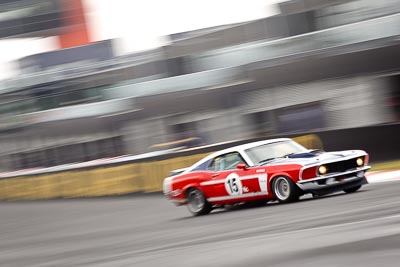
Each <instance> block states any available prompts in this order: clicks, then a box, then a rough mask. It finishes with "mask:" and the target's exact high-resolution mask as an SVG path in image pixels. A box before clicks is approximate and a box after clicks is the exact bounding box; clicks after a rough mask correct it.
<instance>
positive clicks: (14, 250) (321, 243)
mask: <svg viewBox="0 0 400 267" xmlns="http://www.w3.org/2000/svg"><path fill="white" fill-rule="evenodd" d="M0 266H7V267H8V266H18V267H19V266H175V267H176V266H246V267H250V266H281V267H282V266H283V267H284V266H299V267H301V266H363V267H366V266H374V267H376V266H379V267H382V266H400V182H387V183H377V184H369V185H366V186H364V187H363V188H362V189H361V190H360V191H359V192H357V193H353V194H341V193H340V194H335V195H332V196H327V197H323V198H319V199H311V198H310V197H308V198H307V197H306V198H303V199H302V200H301V201H299V202H298V203H294V204H286V205H279V204H275V203H271V204H268V205H267V206H265V207H259V208H242V209H238V210H233V211H225V210H215V211H213V212H212V213H211V214H210V215H207V216H202V217H191V215H190V214H189V212H188V211H187V209H186V208H185V207H179V208H177V207H174V206H173V205H172V204H171V203H169V202H168V201H166V200H165V199H164V198H163V196H161V195H154V194H153V195H145V196H143V195H141V196H140V195H137V196H126V197H113V198H96V199H83V200H82V199H80V200H77V199H76V200H72V199H71V200H50V201H34V202H2V203H0Z"/></svg>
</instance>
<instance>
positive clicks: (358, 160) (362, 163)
mask: <svg viewBox="0 0 400 267" xmlns="http://www.w3.org/2000/svg"><path fill="white" fill-rule="evenodd" d="M356 163H357V166H358V167H361V166H363V165H364V158H357V160H356Z"/></svg>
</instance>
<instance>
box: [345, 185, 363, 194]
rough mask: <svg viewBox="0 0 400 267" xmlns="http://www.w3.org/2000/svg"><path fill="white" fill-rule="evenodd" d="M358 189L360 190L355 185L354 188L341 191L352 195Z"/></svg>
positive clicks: (359, 186) (358, 186)
mask: <svg viewBox="0 0 400 267" xmlns="http://www.w3.org/2000/svg"><path fill="white" fill-rule="evenodd" d="M360 188H361V185H357V186H355V187H350V188H347V189H344V190H343V191H344V192H346V193H354V192H356V191H357V190H358V189H360Z"/></svg>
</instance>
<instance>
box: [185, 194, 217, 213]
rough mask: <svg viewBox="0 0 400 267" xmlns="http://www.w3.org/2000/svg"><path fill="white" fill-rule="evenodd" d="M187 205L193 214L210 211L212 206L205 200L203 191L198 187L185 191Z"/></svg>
mask: <svg viewBox="0 0 400 267" xmlns="http://www.w3.org/2000/svg"><path fill="white" fill-rule="evenodd" d="M186 198H187V201H188V204H187V207H188V209H189V211H190V212H191V213H192V214H193V215H194V216H199V215H205V214H208V213H210V211H211V209H212V207H211V205H210V203H208V202H207V200H206V198H205V196H204V194H203V192H202V191H201V190H200V189H198V188H190V189H188V191H187V193H186Z"/></svg>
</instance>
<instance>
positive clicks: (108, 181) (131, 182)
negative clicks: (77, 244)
mask: <svg viewBox="0 0 400 267" xmlns="http://www.w3.org/2000/svg"><path fill="white" fill-rule="evenodd" d="M294 139H295V140H296V141H298V142H299V143H301V144H303V145H304V146H306V147H314V148H322V144H321V141H320V140H319V138H318V137H317V136H316V135H306V136H300V137H296V138H294ZM240 142H244V141H240ZM231 145H234V144H223V145H217V146H210V147H206V148H202V149H196V150H187V151H183V152H178V153H172V154H164V155H159V156H155V157H151V158H143V159H137V160H133V161H126V162H117V163H109V164H102V165H97V166H89V167H81V168H78V169H70V170H62V171H54V172H44V173H40V171H39V172H34V173H33V174H32V173H29V172H28V173H26V174H20V175H19V176H11V177H10V176H8V177H7V178H2V179H0V200H33V199H51V198H77V197H98V196H110V195H124V194H129V193H137V192H145V193H149V192H159V191H161V190H162V181H163V179H164V178H165V177H167V176H169V173H170V171H171V170H175V169H180V168H184V167H188V166H190V165H192V164H193V163H195V162H196V161H198V160H200V159H201V158H203V157H205V156H206V155H208V154H209V153H211V152H213V151H217V150H219V149H220V146H225V147H227V146H231Z"/></svg>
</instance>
